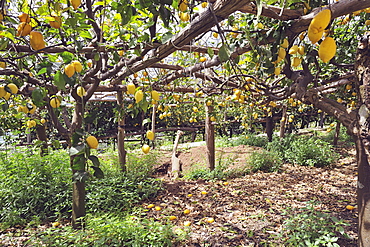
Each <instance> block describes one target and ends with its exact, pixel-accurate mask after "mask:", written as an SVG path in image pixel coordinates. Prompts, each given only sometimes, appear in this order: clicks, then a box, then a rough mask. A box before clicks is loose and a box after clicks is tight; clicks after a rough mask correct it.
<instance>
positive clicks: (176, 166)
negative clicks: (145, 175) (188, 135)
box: [171, 130, 184, 179]
mask: <svg viewBox="0 0 370 247" xmlns="http://www.w3.org/2000/svg"><path fill="white" fill-rule="evenodd" d="M183 134H184V132H182V131H181V130H179V131H177V133H176V139H175V144H174V146H173V151H172V157H171V163H172V169H171V177H172V178H173V179H176V178H178V177H179V175H180V172H181V161H180V159H179V158H178V157H177V156H176V150H177V146H178V145H179V140H180V137H181V136H182V135H183Z"/></svg>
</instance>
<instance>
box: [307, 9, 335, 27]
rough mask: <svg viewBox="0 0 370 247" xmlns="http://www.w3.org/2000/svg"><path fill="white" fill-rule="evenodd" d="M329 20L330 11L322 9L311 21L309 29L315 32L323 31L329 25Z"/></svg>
mask: <svg viewBox="0 0 370 247" xmlns="http://www.w3.org/2000/svg"><path fill="white" fill-rule="evenodd" d="M330 20H331V11H330V9H324V10H322V11H320V12H319V13H318V14H317V15H316V16H315V17H314V18H313V19H312V21H311V23H310V26H309V28H311V29H313V31H314V30H316V31H317V32H321V31H324V30H325V28H326V27H327V26H328V25H329V22H330Z"/></svg>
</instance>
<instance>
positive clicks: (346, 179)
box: [0, 143, 357, 246]
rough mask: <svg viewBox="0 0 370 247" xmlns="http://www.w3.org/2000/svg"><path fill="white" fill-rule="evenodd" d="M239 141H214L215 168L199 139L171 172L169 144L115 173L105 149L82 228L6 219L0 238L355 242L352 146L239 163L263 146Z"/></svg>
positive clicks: (128, 242)
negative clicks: (179, 169) (209, 166)
mask: <svg viewBox="0 0 370 247" xmlns="http://www.w3.org/2000/svg"><path fill="white" fill-rule="evenodd" d="M237 144H239V143H237ZM237 144H236V146H232V147H230V146H224V145H220V147H218V148H217V153H216V156H217V165H218V169H216V172H214V173H213V174H212V175H209V174H207V172H206V171H205V169H204V164H205V147H204V146H199V147H192V148H185V149H182V150H180V154H179V158H180V159H181V161H182V163H183V173H184V174H185V176H184V178H182V179H180V180H175V181H173V180H171V179H170V178H169V177H168V173H167V171H166V169H164V168H166V167H168V165H166V164H168V163H169V162H170V157H171V155H170V153H169V152H166V151H158V153H157V154H156V155H153V154H150V155H145V156H143V157H141V158H142V159H137V158H135V157H130V164H131V166H132V167H131V170H135V171H137V172H135V173H131V175H129V176H127V177H125V178H124V179H121V180H120V179H117V178H114V174H116V173H117V172H118V171H114V169H113V170H109V169H108V167H109V166H110V165H111V163H109V160H110V159H111V157H108V156H104V157H103V163H104V165H105V168H106V169H108V172H107V177H108V178H109V179H107V180H104V181H93V182H91V183H90V187H91V188H93V189H92V190H91V191H92V192H90V195H88V198H90V199H89V200H90V202H94V204H95V206H94V207H90V211H89V214H88V216H87V219H88V221H87V222H88V224H87V225H86V227H85V228H84V230H83V231H79V232H76V231H74V230H72V229H71V226H70V223H69V220H68V218H63V217H60V219H59V220H58V221H57V222H58V224H55V219H54V218H53V219H51V220H50V221H47V220H46V221H45V220H44V221H40V220H36V221H34V222H31V223H28V224H19V225H13V226H12V227H8V228H6V229H3V230H2V232H1V234H0V245H2V246H16V245H18V246H41V245H43V244H44V245H45V244H46V245H47V246H67V245H68V246H104V245H105V246H170V245H172V246H314V245H315V244H316V245H317V246H320V245H322V246H356V238H357V234H356V232H357V226H356V224H357V211H356V207H354V209H352V208H350V207H348V208H350V209H351V210H350V209H347V206H348V205H350V206H355V204H356V198H355V197H356V195H355V189H356V165H355V157H354V154H355V153H354V150H353V149H352V148H348V147H347V146H346V147H345V148H338V149H337V150H336V151H337V153H340V159H339V160H338V161H337V162H336V163H335V164H333V165H332V166H325V167H313V166H300V165H293V164H291V163H288V162H285V163H284V164H283V165H282V166H281V167H280V168H279V169H278V171H274V172H261V171H258V172H249V171H248V172H245V170H243V169H241V168H242V167H244V166H245V165H246V164H248V162H249V161H250V157H251V155H252V154H253V153H256V152H260V151H261V150H263V149H262V148H261V147H253V146H248V145H237ZM155 156H160V158H159V161H158V162H156V168H157V169H156V170H155V171H156V172H155V173H154V174H152V171H151V169H149V166H148V164H150V165H153V163H152V161H153V160H155V159H154V157H155ZM107 157H108V158H107ZM54 166H55V164H52V167H54ZM54 168H55V167H54ZM243 172H244V173H243ZM23 175H24V174H23ZM232 175H233V176H234V177H233V176H232ZM148 176H149V178H150V176H154V177H155V178H157V179H160V180H162V184H163V189H162V190H161V191H159V192H158V190H157V188H155V189H154V187H157V183H155V182H154V181H155V180H153V179H152V178H150V179H151V180H147V178H148ZM4 178H5V177H4ZM113 178H114V179H113ZM35 179H36V177H35ZM35 181H36V180H35ZM51 181H52V180H51ZM120 181H124V182H125V183H123V184H122V183H121V182H120ZM150 181H151V182H150ZM45 183H47V181H46V182H45ZM153 183H154V184H153ZM119 184H122V186H121V187H122V188H121V187H120V186H119ZM154 185H155V186H154ZM117 186H118V187H117ZM153 186H154V187H153ZM127 188H128V189H127ZM93 191H96V193H93ZM99 191H100V192H99ZM127 193H129V194H127ZM126 194H127V195H126ZM103 197H104V198H103ZM120 198H121V199H120ZM143 199H144V200H143ZM66 205H67V204H66ZM100 206H101V207H103V208H105V209H106V210H103V211H102V210H101V207H100ZM110 209H112V210H110ZM171 216H172V217H171ZM138 232H139V233H140V234H138ZM310 244H311V245H310Z"/></svg>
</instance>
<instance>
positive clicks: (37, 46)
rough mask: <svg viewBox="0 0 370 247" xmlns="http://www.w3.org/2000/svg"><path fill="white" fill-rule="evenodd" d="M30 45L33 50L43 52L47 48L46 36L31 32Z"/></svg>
mask: <svg viewBox="0 0 370 247" xmlns="http://www.w3.org/2000/svg"><path fill="white" fill-rule="evenodd" d="M30 44H31V47H32V49H34V50H41V49H43V48H45V41H44V36H43V35H42V33H40V32H38V31H31V33H30Z"/></svg>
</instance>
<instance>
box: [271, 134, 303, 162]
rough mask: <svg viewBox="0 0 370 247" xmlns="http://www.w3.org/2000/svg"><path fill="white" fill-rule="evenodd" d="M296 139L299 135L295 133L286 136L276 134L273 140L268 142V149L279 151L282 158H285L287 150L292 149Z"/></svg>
mask: <svg viewBox="0 0 370 247" xmlns="http://www.w3.org/2000/svg"><path fill="white" fill-rule="evenodd" d="M296 139H297V137H296V136H295V135H293V134H290V135H286V136H285V137H284V138H280V137H276V136H274V138H273V139H272V142H268V143H267V144H266V149H267V150H269V151H271V152H275V153H277V154H278V155H279V156H280V157H281V158H282V159H285V152H286V151H287V150H288V149H290V147H291V145H292V143H293V142H294V141H295V140H296Z"/></svg>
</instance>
